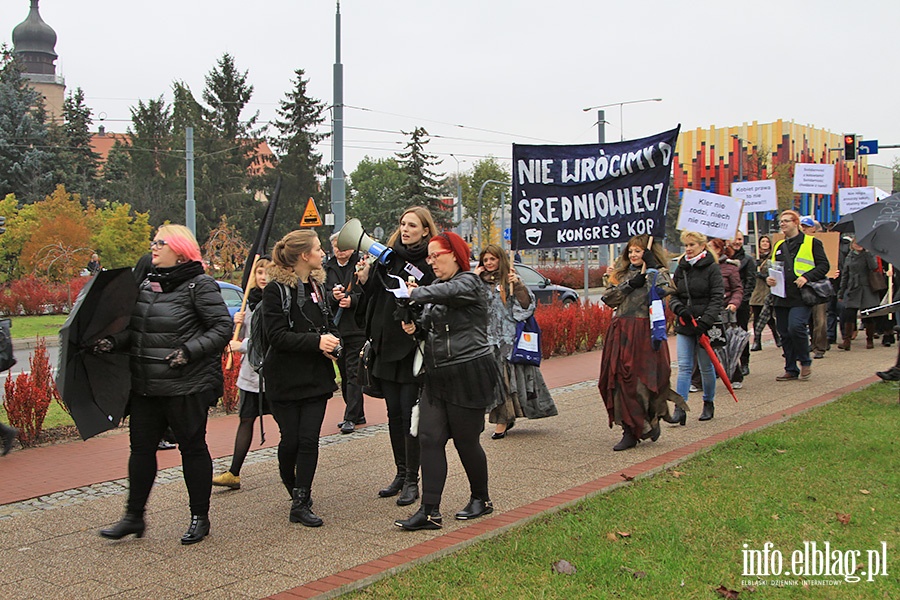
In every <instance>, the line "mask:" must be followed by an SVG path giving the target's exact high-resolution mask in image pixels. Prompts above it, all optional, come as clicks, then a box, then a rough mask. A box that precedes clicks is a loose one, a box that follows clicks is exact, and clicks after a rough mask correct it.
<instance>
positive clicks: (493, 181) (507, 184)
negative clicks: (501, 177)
mask: <svg viewBox="0 0 900 600" xmlns="http://www.w3.org/2000/svg"><path fill="white" fill-rule="evenodd" d="M489 183H496V184H498V185H506V186H509V185H511V184H509V183H506V182H505V181H497V180H496V179H485V181H484V183H482V184H481V189H479V190H478V252H481V196H482V195H483V194H484V188H485V187H487V184H489Z"/></svg>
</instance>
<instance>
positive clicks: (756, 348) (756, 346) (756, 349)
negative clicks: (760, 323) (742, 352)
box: [750, 338, 762, 352]
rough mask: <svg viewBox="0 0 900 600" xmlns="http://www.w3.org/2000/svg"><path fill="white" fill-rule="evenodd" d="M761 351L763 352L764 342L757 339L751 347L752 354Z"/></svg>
mask: <svg viewBox="0 0 900 600" xmlns="http://www.w3.org/2000/svg"><path fill="white" fill-rule="evenodd" d="M760 350H762V342H761V341H760V340H759V338H757V339H755V340H753V345H752V346H750V352H759V351H760Z"/></svg>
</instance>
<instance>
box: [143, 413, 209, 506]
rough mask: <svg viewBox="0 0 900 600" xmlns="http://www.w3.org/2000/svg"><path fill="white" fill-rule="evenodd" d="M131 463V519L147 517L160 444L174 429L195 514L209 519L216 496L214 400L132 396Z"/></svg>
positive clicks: (185, 481)
mask: <svg viewBox="0 0 900 600" xmlns="http://www.w3.org/2000/svg"><path fill="white" fill-rule="evenodd" d="M129 404H130V407H131V408H130V410H131V417H130V420H129V426H130V431H129V439H130V441H131V456H130V457H129V459H128V484H129V488H128V502H127V505H126V510H127V511H128V512H129V513H131V514H138V515H142V514H144V507H145V506H146V505H147V499H148V498H149V497H150V490H151V488H152V487H153V480H154V479H156V470H157V462H156V452H157V450H158V449H159V440H160V439H162V436H163V434H164V433H165V431H166V428H167V427H171V428H172V431H174V432H175V438H176V439H177V440H178V449H179V450H180V451H181V465H182V469H183V470H184V483H185V485H186V486H187V491H188V497H189V499H190V506H191V514H192V515H201V516H207V515H208V514H209V496H210V494H211V493H212V458H211V457H210V455H209V448H208V447H207V446H206V418H207V413H208V411H209V401H208V400H207V399H206V398H204V397H197V396H170V397H158V396H154V397H150V396H132V397H131V399H130V402H129Z"/></svg>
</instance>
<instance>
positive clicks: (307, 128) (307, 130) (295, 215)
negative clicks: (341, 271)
mask: <svg viewBox="0 0 900 600" xmlns="http://www.w3.org/2000/svg"><path fill="white" fill-rule="evenodd" d="M303 76H304V71H303V69H297V70H296V71H294V79H293V80H292V81H291V85H292V89H291V91H290V92H288V93H286V94H285V97H284V99H283V100H281V101H280V102H279V107H278V109H277V111H276V112H277V113H278V118H277V119H276V120H275V129H276V130H277V132H278V134H277V135H276V136H274V137H273V138H271V140H270V142H271V144H272V148H273V149H274V150H275V152H276V154H277V155H278V168H277V169H276V171H277V174H280V175H281V177H282V187H281V196H280V198H279V200H278V215H279V216H278V218H277V219H276V220H275V223H274V225H273V226H272V233H271V234H270V236H269V239H270V240H278V239H280V238H281V236H283V235H284V234H285V233H287V232H288V231H290V230H291V229H294V228H296V227H297V225H298V223H299V222H300V218H301V217H302V215H303V209H304V208H305V207H306V202H307V200H308V199H309V198H313V199H314V200H315V201H316V206H317V207H318V208H319V211H320V213H321V212H323V209H324V207H325V203H324V196H323V194H322V191H321V189H320V185H319V178H320V177H324V176H325V175H326V174H327V169H326V167H325V166H323V164H322V155H321V154H319V153H318V152H316V145H317V144H319V142H321V141H322V140H324V139H326V138H327V137H328V136H329V135H330V134H329V133H321V132H320V131H319V127H320V126H321V125H322V123H323V122H324V121H325V117H324V116H323V112H324V111H325V105H324V103H323V102H322V101H320V100H318V99H316V98H312V97H311V96H309V94H308V92H307V89H306V86H307V84H308V83H309V80H308V79H304V78H303ZM274 175H276V174H273V176H274ZM272 179H273V181H274V177H273V178H272Z"/></svg>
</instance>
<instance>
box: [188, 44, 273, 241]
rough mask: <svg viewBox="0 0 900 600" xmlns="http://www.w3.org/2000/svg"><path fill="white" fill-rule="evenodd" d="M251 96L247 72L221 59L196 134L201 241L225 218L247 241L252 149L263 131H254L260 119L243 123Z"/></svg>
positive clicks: (209, 78)
mask: <svg viewBox="0 0 900 600" xmlns="http://www.w3.org/2000/svg"><path fill="white" fill-rule="evenodd" d="M252 96H253V86H252V85H249V84H248V83H247V71H244V72H243V73H241V72H239V71H238V70H237V68H236V66H235V63H234V58H233V57H232V56H231V55H230V54H228V53H225V54H223V55H222V57H221V58H220V59H219V60H218V61H217V62H216V66H215V67H214V68H213V69H212V70H211V71H210V72H209V73H208V74H207V75H206V87H205V88H204V90H203V96H202V97H203V101H204V102H205V103H206V105H207V108H204V109H203V122H202V124H199V125H198V126H195V132H194V149H195V150H194V153H195V160H196V163H195V166H194V177H195V184H194V185H195V188H194V189H195V194H196V200H197V234H198V237H200V238H201V239H203V238H205V237H206V235H208V233H209V232H210V231H212V230H213V229H214V228H216V227H217V226H218V223H219V219H220V218H221V217H222V216H223V215H227V216H228V218H229V221H230V223H231V224H232V225H235V226H236V227H237V228H238V229H239V230H240V231H241V232H242V234H244V235H245V237H246V235H247V234H248V232H249V231H250V230H251V229H252V228H253V221H254V209H255V208H256V205H255V204H254V202H255V201H254V195H253V193H252V190H251V189H250V188H251V181H250V179H251V175H250V171H251V167H252V166H253V165H254V164H255V163H256V162H257V152H256V146H257V144H258V143H259V140H260V139H262V135H263V131H262V130H260V129H259V128H257V122H258V120H259V113H254V114H253V115H252V116H251V117H250V118H249V119H246V120H241V114H242V113H243V111H244V109H245V108H246V106H247V103H248V102H249V101H250V98H251V97H252ZM176 133H178V132H176ZM198 133H199V135H198Z"/></svg>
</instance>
